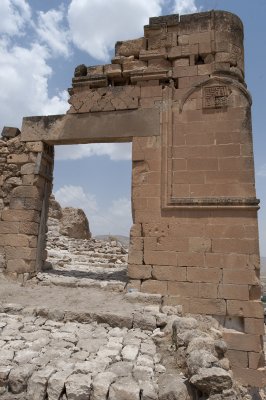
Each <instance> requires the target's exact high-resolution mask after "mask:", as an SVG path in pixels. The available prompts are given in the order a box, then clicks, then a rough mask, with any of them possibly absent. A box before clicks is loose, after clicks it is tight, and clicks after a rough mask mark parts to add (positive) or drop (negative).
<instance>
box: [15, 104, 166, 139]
mask: <svg viewBox="0 0 266 400" xmlns="http://www.w3.org/2000/svg"><path fill="white" fill-rule="evenodd" d="M159 134H160V117H159V109H145V110H125V111H111V112H98V113H83V114H66V115H49V116H40V117H39V116H37V117H26V118H24V119H23V123H22V136H21V139H22V141H31V142H33V141H44V142H46V143H49V144H79V143H95V142H130V141H132V138H133V137H134V136H158V135H159Z"/></svg>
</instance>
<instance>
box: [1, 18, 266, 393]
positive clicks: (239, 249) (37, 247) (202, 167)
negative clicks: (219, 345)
mask: <svg viewBox="0 0 266 400" xmlns="http://www.w3.org/2000/svg"><path fill="white" fill-rule="evenodd" d="M69 93H70V100H69V103H70V105H71V107H70V109H69V111H68V112H67V114H66V115H57V116H40V117H39V116H38V117H26V118H24V119H23V123H22V129H21V132H20V131H19V130H18V129H16V128H4V130H3V138H2V140H1V143H0V144H1V149H0V153H1V156H0V169H1V178H0V179H1V198H0V206H1V211H0V260H1V264H0V268H1V271H2V272H3V273H4V274H6V275H8V276H10V277H13V278H15V279H18V280H20V281H23V280H27V279H29V278H31V277H33V276H35V274H36V273H37V272H38V271H42V269H43V266H44V262H45V259H46V251H45V242H46V237H45V233H46V220H47V213H48V199H49V196H50V194H51V189H52V179H53V162H54V151H53V146H54V145H57V144H68V145H70V144H78V143H96V142H97V143H98V142H132V214H133V222H134V223H133V226H132V229H131V232H130V247H129V260H128V278H129V280H130V281H129V283H128V287H129V288H135V289H136V290H139V291H141V292H148V293H155V294H156V293H159V294H162V295H163V296H164V304H165V305H176V304H180V305H182V306H183V309H184V311H185V312H189V313H199V314H206V315H212V316H214V317H215V318H216V319H218V320H219V322H221V323H222V324H223V325H224V326H225V328H228V329H227V330H225V332H224V339H225V340H226V342H227V345H228V349H229V350H228V352H227V355H228V357H229V359H230V362H231V364H232V368H233V372H234V375H235V377H236V379H238V380H239V381H241V382H243V383H244V384H248V385H251V386H264V385H265V384H266V373H265V369H264V354H263V350H262V348H263V342H262V338H263V334H264V324H263V306H262V303H261V301H260V296H261V286H260V277H259V274H260V272H259V264H260V261H259V245H258V221H257V212H258V209H259V201H258V200H257V198H256V193H255V183H254V182H255V181H254V161H253V148H252V127H251V96H250V94H249V92H248V91H247V87H246V84H245V80H244V51H243V26H242V22H241V21H240V19H239V18H238V17H237V16H235V15H233V14H231V13H228V12H224V11H210V12H204V13H198V14H193V15H183V16H180V17H179V16H178V15H170V16H163V17H154V18H150V22H149V25H147V26H145V27H144V37H143V38H140V39H136V40H129V41H125V42H118V43H117V44H116V47H115V57H114V58H113V59H112V62H111V64H108V65H99V66H93V67H86V66H85V65H81V66H78V67H77V68H76V70H75V76H74V78H73V81H72V88H71V89H69Z"/></svg>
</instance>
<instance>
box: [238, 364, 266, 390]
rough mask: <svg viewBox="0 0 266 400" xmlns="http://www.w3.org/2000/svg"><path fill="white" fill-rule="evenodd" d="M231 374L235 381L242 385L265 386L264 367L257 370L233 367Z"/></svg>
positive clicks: (265, 371)
mask: <svg viewBox="0 0 266 400" xmlns="http://www.w3.org/2000/svg"><path fill="white" fill-rule="evenodd" d="M233 374H234V377H235V379H236V380H237V381H239V382H240V383H242V385H244V386H252V387H264V386H266V369H265V368H260V369H257V370H254V369H251V368H239V367H238V368H237V367H235V368H233Z"/></svg>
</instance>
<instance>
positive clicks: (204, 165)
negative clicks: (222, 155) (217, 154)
mask: <svg viewBox="0 0 266 400" xmlns="http://www.w3.org/2000/svg"><path fill="white" fill-rule="evenodd" d="M187 167H188V170H191V171H217V170H218V160H216V159H215V158H191V159H188V160H187Z"/></svg>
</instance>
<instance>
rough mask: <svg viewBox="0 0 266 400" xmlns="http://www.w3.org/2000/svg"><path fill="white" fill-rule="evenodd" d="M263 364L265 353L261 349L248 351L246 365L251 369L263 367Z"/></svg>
mask: <svg viewBox="0 0 266 400" xmlns="http://www.w3.org/2000/svg"><path fill="white" fill-rule="evenodd" d="M264 366H265V355H264V352H263V351H260V352H259V353H254V352H250V353H248V367H249V368H251V369H258V368H263V367H264Z"/></svg>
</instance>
